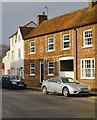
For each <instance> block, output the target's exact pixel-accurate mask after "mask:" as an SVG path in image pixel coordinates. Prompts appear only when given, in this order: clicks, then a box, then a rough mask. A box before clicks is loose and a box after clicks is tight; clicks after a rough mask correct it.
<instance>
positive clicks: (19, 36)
mask: <svg viewBox="0 0 97 120" xmlns="http://www.w3.org/2000/svg"><path fill="white" fill-rule="evenodd" d="M20 41H21V35H20V34H19V35H18V42H20Z"/></svg>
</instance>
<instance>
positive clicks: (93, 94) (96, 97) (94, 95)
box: [27, 87, 97, 101]
mask: <svg viewBox="0 0 97 120" xmlns="http://www.w3.org/2000/svg"><path fill="white" fill-rule="evenodd" d="M27 89H31V90H36V91H42V90H41V87H27ZM89 98H91V99H94V100H96V101H97V91H91V92H90V94H89Z"/></svg>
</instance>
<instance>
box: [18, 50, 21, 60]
mask: <svg viewBox="0 0 97 120" xmlns="http://www.w3.org/2000/svg"><path fill="white" fill-rule="evenodd" d="M20 57H21V49H18V58H20Z"/></svg>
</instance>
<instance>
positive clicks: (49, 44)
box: [47, 37, 54, 52]
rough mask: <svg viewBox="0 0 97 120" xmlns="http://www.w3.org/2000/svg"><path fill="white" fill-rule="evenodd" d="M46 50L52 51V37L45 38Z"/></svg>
mask: <svg viewBox="0 0 97 120" xmlns="http://www.w3.org/2000/svg"><path fill="white" fill-rule="evenodd" d="M47 51H48V52H52V51H54V38H53V37H50V38H48V39H47Z"/></svg>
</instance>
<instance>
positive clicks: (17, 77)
mask: <svg viewBox="0 0 97 120" xmlns="http://www.w3.org/2000/svg"><path fill="white" fill-rule="evenodd" d="M10 80H23V79H22V78H21V77H19V76H10Z"/></svg>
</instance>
